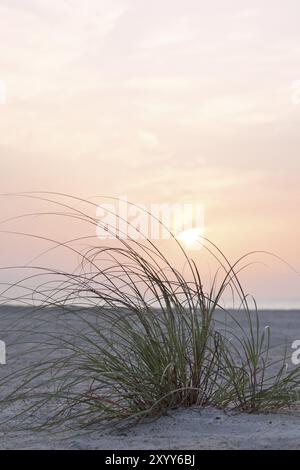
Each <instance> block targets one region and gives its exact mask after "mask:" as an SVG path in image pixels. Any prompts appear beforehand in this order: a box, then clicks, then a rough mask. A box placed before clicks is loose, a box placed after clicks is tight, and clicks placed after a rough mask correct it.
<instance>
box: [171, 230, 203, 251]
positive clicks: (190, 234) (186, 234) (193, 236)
mask: <svg viewBox="0 0 300 470" xmlns="http://www.w3.org/2000/svg"><path fill="white" fill-rule="evenodd" d="M202 236H203V230H202V229H201V228H199V227H198V228H190V229H188V230H183V231H182V232H179V233H178V234H177V236H176V238H177V240H179V241H180V242H182V244H183V245H184V247H185V248H187V249H189V250H200V249H201V248H202Z"/></svg>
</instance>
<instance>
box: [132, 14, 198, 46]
mask: <svg viewBox="0 0 300 470" xmlns="http://www.w3.org/2000/svg"><path fill="white" fill-rule="evenodd" d="M195 37H196V31H195V30H193V29H192V26H191V23H190V21H189V20H187V19H178V20H173V22H172V23H171V24H164V25H163V26H162V27H161V28H160V29H158V30H157V31H156V32H154V33H151V34H149V35H148V36H146V37H145V38H144V39H143V40H142V41H141V43H140V47H141V48H143V49H152V48H158V47H165V46H175V45H178V44H182V43H185V42H187V41H191V40H193V39H195Z"/></svg>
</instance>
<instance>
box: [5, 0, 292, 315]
mask: <svg viewBox="0 0 300 470" xmlns="http://www.w3.org/2000/svg"><path fill="white" fill-rule="evenodd" d="M299 21H300V3H299V0H286V1H285V2H282V0H280V1H279V0H260V1H258V0H251V1H250V0H247V1H243V0H210V1H209V2H207V1H206V0H203V1H202V0H185V1H182V0H181V1H179V0H151V1H149V0H124V1H122V0H120V1H119V0H87V1H85V2H83V1H82V0H0V44H1V53H0V81H2V83H4V84H5V88H6V104H0V139H1V140H0V192H1V193H6V192H15V191H34V190H49V191H62V192H66V193H71V194H75V195H79V196H83V197H90V196H95V195H98V194H106V195H112V196H118V195H127V197H128V198H129V199H130V200H131V201H133V202H137V203H146V204H150V203H155V202H178V203H183V202H190V201H194V202H195V201H199V202H201V203H203V204H204V205H205V219H206V235H207V236H208V237H209V238H211V239H212V240H214V241H215V242H217V243H218V244H219V245H220V246H221V247H222V248H223V249H224V250H225V252H227V253H228V254H229V256H231V257H233V258H234V257H237V256H240V255H241V254H243V253H244V252H246V251H251V250H256V249H258V250H259V249H262V250H269V251H272V252H275V253H276V254H278V255H279V256H281V257H283V258H284V259H286V260H287V261H288V262H290V263H292V264H293V266H294V267H295V268H296V269H298V271H299V270H300V249H299V238H300V224H299V204H300V185H299V171H300V158H299V149H300V132H299V128H300V84H299V83H300V29H299ZM0 90H1V88H0ZM0 102H1V100H0ZM10 211H16V201H15V200H14V199H12V200H7V199H5V201H4V200H3V201H1V208H0V212H1V213H5V214H7V212H10ZM7 243H9V241H7ZM263 261H264V262H266V260H265V259H263ZM267 263H268V266H269V267H268V268H262V267H258V268H257V271H255V270H254V271H253V270H252V274H251V275H250V274H249V279H248V282H249V286H250V290H251V291H252V292H253V293H255V294H257V296H258V299H259V300H261V302H262V303H263V304H264V305H267V306H273V305H274V306H279V305H286V306H298V307H300V293H299V277H297V275H295V273H292V272H290V271H289V270H288V269H287V268H286V267H284V266H283V265H281V264H280V263H274V262H272V261H270V260H267Z"/></svg>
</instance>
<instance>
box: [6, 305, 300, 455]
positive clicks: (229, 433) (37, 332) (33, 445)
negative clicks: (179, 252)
mask: <svg viewBox="0 0 300 470" xmlns="http://www.w3.org/2000/svg"><path fill="white" fill-rule="evenodd" d="M45 314H47V317H46V316H45ZM87 315H90V317H91V318H94V319H95V321H96V315H95V313H94V312H90V313H89V312H87ZM236 315H238V314H236ZM260 319H261V324H262V326H264V325H265V326H270V328H271V333H272V345H273V346H274V347H275V349H274V358H276V357H277V356H278V358H279V357H280V354H282V350H283V347H284V345H285V344H286V345H287V346H288V347H290V345H291V343H292V342H293V341H294V340H296V339H298V337H300V311H263V312H261V313H260ZM76 321H77V326H76V327H77V328H78V327H79V328H81V327H82V325H80V321H81V320H79V319H76V318H73V316H72V318H70V317H68V316H66V317H65V318H64V321H63V324H64V325H65V328H66V331H67V330H68V329H69V328H70V327H71V324H72V327H74V324H75V325H76ZM14 328H15V329H16V330H18V332H17V333H16V331H13V329H14ZM47 328H49V329H50V328H51V329H54V330H55V329H56V331H57V332H58V331H60V333H61V334H63V333H64V332H63V331H62V322H61V317H60V316H59V315H57V312H55V311H53V310H52V311H50V310H49V311H45V310H44V311H42V312H38V311H36V312H34V313H30V312H29V311H26V309H24V308H15V307H2V308H1V310H0V332H1V340H3V341H5V342H6V347H7V364H6V365H2V366H1V369H0V372H1V377H3V375H4V374H5V375H6V374H7V373H10V372H12V371H14V370H16V369H17V368H19V367H23V366H27V365H29V364H30V363H34V362H35V361H36V360H37V359H38V358H39V356H40V354H41V352H40V351H39V346H38V343H36V345H35V341H39V340H41V339H42V338H43V335H44V334H45V333H47V331H46V330H47ZM26 330H30V331H32V332H33V334H32V333H31V336H30V338H31V339H30V343H27V344H24V338H25V336H26V334H25V332H26ZM22 332H23V333H22ZM280 345H281V346H282V347H279V346H280ZM29 346H30V350H31V352H30V353H27V354H24V352H25V350H26V348H28V347H29ZM288 352H289V350H288ZM292 352H293V350H292V349H291V347H290V356H291V354H292ZM288 366H289V367H292V363H291V361H290V364H289V365H288ZM5 387H7V390H8V389H9V387H10V384H9V383H7V384H6V385H5ZM5 387H4V388H5ZM2 393H3V389H2ZM22 406H23V405H22V404H21V403H18V404H15V405H13V406H9V407H7V408H4V409H2V411H1V414H2V416H1V424H0V436H1V439H0V449H116V450H118V449H119V450H121V449H298V448H300V434H299V424H300V412H299V413H298V412H297V410H286V411H284V412H278V413H269V414H259V415H258V414H246V413H237V412H232V411H230V412H224V411H220V410H216V409H212V408H205V409H198V408H191V409H178V410H173V411H171V412H169V413H168V414H167V415H166V416H162V417H161V418H159V419H158V420H155V421H152V422H143V423H140V424H137V425H134V426H131V427H128V428H115V427H112V426H111V425H107V426H103V425H97V426H96V425H93V426H92V427H91V428H89V429H88V430H84V431H83V430H78V429H76V430H75V429H74V430H72V429H71V430H70V429H67V428H66V427H65V426H63V425H61V426H59V427H58V428H55V429H52V430H43V431H40V430H39V431H34V430H30V421H29V422H27V428H28V429H26V430H20V428H21V427H22V426H23V424H24V423H23V418H22V417H16V415H17V414H18V413H19V412H20V411H22ZM47 412H48V410H47V409H44V410H43V411H42V413H43V415H45V414H47ZM8 418H10V420H9V421H8V422H5V421H6V420H7V419H8ZM38 419H39V416H38V415H37V414H33V415H32V416H30V420H31V422H32V425H33V426H34V425H35V423H36V421H37V420H38ZM28 423H29V424H28Z"/></svg>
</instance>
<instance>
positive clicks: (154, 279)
mask: <svg viewBox="0 0 300 470" xmlns="http://www.w3.org/2000/svg"><path fill="white" fill-rule="evenodd" d="M30 197H35V196H32V195H31V196H30ZM43 198H44V199H47V201H51V202H55V203H56V204H59V206H60V207H61V208H62V212H60V213H58V212H57V211H56V212H55V215H56V216H57V215H61V216H63V217H72V218H76V219H80V220H83V221H85V222H86V223H87V224H91V225H96V224H97V223H99V221H97V220H96V219H94V218H93V217H90V216H89V215H87V214H86V213H85V212H83V211H82V210H79V209H75V208H74V207H73V206H72V205H71V203H69V204H68V203H67V202H59V203H58V202H57V201H53V199H52V198H51V195H50V194H48V195H44V196H43ZM75 199H76V198H75ZM72 200H73V201H74V198H73V199H72ZM77 201H78V199H77ZM66 210H67V211H68V212H67V213H66V212H65V211H66ZM108 230H114V227H109V228H108ZM174 242H175V243H176V244H177V248H178V250H179V252H180V253H181V255H182V256H183V257H184V259H185V263H186V266H187V268H188V275H187V274H186V275H185V276H184V275H183V274H182V273H181V272H179V271H178V270H177V269H176V268H175V267H174V266H173V264H172V263H171V262H170V261H169V260H168V259H167V257H166V256H165V255H164V254H163V253H162V252H161V251H160V249H159V248H158V247H157V246H155V244H154V243H153V242H152V241H151V240H149V239H144V240H142V241H136V240H133V239H122V238H119V240H118V244H114V245H113V246H106V245H104V244H103V242H102V244H100V241H99V240H97V241H96V242H94V244H93V246H90V247H89V248H87V249H85V250H77V249H76V248H75V247H74V246H73V244H72V243H71V242H70V243H64V247H65V249H68V250H72V251H73V252H75V253H76V254H77V255H78V256H79V257H80V271H79V272H73V273H68V272H62V271H56V270H47V269H42V268H36V270H37V273H35V274H33V275H31V276H30V277H29V279H32V276H38V277H40V276H43V278H45V281H44V282H42V283H40V284H39V285H38V286H37V287H35V288H34V289H32V287H30V288H29V287H26V283H19V284H18V286H20V284H21V285H22V287H23V289H25V292H26V293H25V294H24V295H23V296H22V299H21V297H19V301H21V300H22V301H23V302H24V303H26V304H27V303H28V302H29V299H31V300H32V299H33V300H36V301H38V304H39V306H38V307H37V310H38V312H41V311H43V315H42V316H41V315H40V318H41V317H42V321H43V322H44V325H46V324H47V328H46V327H45V328H44V329H43V330H42V332H41V337H40V339H39V341H40V345H42V347H43V350H44V352H45V354H44V355H45V356H46V358H45V359H41V360H40V361H39V362H37V363H35V364H30V365H29V366H28V367H23V368H21V369H20V370H18V371H16V372H13V373H11V374H10V376H8V377H5V378H3V379H2V380H1V382H0V387H1V385H2V384H4V383H5V382H7V380H10V382H11V383H14V384H15V385H14V387H13V391H11V390H10V391H9V392H8V393H4V394H2V397H1V401H2V404H3V405H4V406H7V405H8V404H9V403H12V402H15V401H18V402H20V401H23V402H24V403H25V404H26V403H28V405H26V406H24V409H22V411H21V412H20V413H21V414H23V413H26V412H28V411H30V413H32V412H33V410H34V412H35V413H37V410H43V409H45V410H47V412H46V414H48V415H49V416H48V418H49V419H48V422H49V423H50V424H55V423H56V424H57V423H59V422H67V421H68V420H70V421H71V422H72V423H73V422H74V421H76V420H79V421H80V422H81V423H84V424H87V423H92V422H97V421H101V420H119V421H120V420H123V419H128V418H135V419H142V418H145V417H157V416H160V415H162V414H164V413H166V412H167V411H168V410H170V409H172V408H177V407H191V406H200V407H201V406H202V407H203V406H208V405H209V406H215V407H219V408H224V409H225V408H231V409H236V410H243V411H247V412H259V411H270V410H274V409H275V410H277V409H280V408H283V407H286V406H290V405H292V404H294V403H295V401H296V400H297V393H298V389H299V384H300V368H299V367H295V368H293V369H292V370H289V371H288V370H287V369H286V361H287V358H286V355H283V356H282V358H281V360H280V361H278V360H276V361H274V360H272V348H271V343H270V330H269V329H268V328H262V327H261V325H260V321H259V313H258V311H257V308H256V304H255V302H254V303H253V306H252V308H250V306H249V302H250V301H249V299H248V296H247V295H246V294H245V292H244V290H243V288H242V286H241V283H240V281H239V278H238V273H239V271H240V270H241V269H242V266H241V262H243V260H244V259H245V258H244V257H243V258H241V259H240V260H239V261H238V262H236V263H234V264H232V263H230V262H229V261H228V259H227V258H226V257H225V256H224V255H223V254H222V253H221V251H220V250H219V249H218V248H217V247H216V246H215V245H214V244H212V243H211V242H209V241H208V240H205V243H204V248H205V249H206V250H208V251H209V253H210V254H211V256H212V257H214V258H215V259H216V260H217V262H218V263H219V267H220V272H221V275H222V278H221V280H219V281H217V279H218V278H219V277H220V274H219V277H218V276H216V277H215V278H214V280H213V282H212V285H211V286H210V287H209V288H205V287H204V282H203V280H202V277H201V273H200V269H199V267H198V265H197V264H196V263H195V262H194V261H193V260H191V259H190V258H189V256H188V254H187V253H186V252H185V250H184V248H183V247H182V246H181V245H180V243H179V242H178V241H177V240H175V239H174ZM55 246H57V245H55ZM59 246H61V244H59ZM27 281H28V278H27ZM27 281H26V282H27ZM7 289H10V287H9V288H6V289H5V292H6V296H7ZM228 290H231V292H232V293H234V295H235V297H237V298H238V299H239V311H240V313H239V315H238V316H237V314H236V313H235V312H234V311H229V310H226V309H225V308H224V306H223V304H222V299H223V296H224V293H225V292H227V291H228ZM27 292H29V294H30V297H29V295H28V293H27ZM5 301H7V299H6V300H5ZM49 307H52V308H53V307H54V308H55V309H54V310H53V311H54V312H56V313H53V311H52V310H51V309H50V308H49ZM51 312H52V313H51ZM58 312H60V313H59V314H58ZM226 318H229V319H230V320H231V324H230V326H228V322H227V320H226ZM53 319H55V322H57V321H58V322H62V323H63V324H64V326H63V327H61V328H60V327H59V328H57V327H56V328H55V327H54V323H55V322H54V323H53ZM48 322H50V323H51V325H52V326H51V327H49V325H48ZM64 322H65V323H64ZM28 335H29V339H28V342H29V343H30V344H31V346H32V342H33V343H34V341H35V340H34V338H35V335H36V331H34V329H33V330H32V331H31V330H30V331H29V332H28ZM31 335H32V336H31ZM30 338H31V339H30ZM33 347H34V346H33ZM40 347H41V346H39V348H40ZM31 350H32V349H31V348H30V351H31ZM0 390H1V388H0ZM49 407H50V411H51V412H50V411H49Z"/></svg>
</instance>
